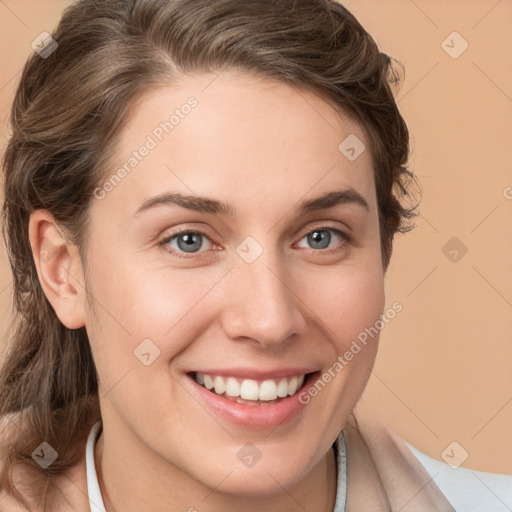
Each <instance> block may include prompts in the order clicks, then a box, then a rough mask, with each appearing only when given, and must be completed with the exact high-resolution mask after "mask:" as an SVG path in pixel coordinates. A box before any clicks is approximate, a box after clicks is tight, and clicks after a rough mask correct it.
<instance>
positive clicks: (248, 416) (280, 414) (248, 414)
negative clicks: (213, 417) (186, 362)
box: [187, 372, 318, 429]
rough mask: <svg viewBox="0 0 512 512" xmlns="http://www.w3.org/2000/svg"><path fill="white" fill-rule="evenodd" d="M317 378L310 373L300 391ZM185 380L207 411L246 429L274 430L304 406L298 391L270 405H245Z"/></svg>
mask: <svg viewBox="0 0 512 512" xmlns="http://www.w3.org/2000/svg"><path fill="white" fill-rule="evenodd" d="M317 377H318V372H315V373H310V374H309V375H307V377H306V378H305V379H304V383H303V385H302V386H301V389H300V390H303V389H305V388H306V387H307V386H309V385H310V383H311V382H314V381H315V380H316V379H317ZM187 378H188V379H189V380H190V381H191V382H192V384H193V392H194V394H197V395H198V396H199V397H200V399H201V401H202V402H204V403H205V404H206V405H207V406H208V408H209V409H211V410H213V411H214V412H215V413H216V414H217V415H219V416H220V417H222V418H226V419H227V420H229V421H230V422H232V423H235V424H237V425H241V426H243V427H248V428H256V429H268V428H275V427H278V426H279V425H283V424H284V423H287V422H289V421H291V420H292V419H293V418H295V417H296V416H298V415H299V414H300V413H301V412H302V410H303V408H304V406H305V405H306V404H303V403H301V402H300V401H299V394H300V390H299V391H297V392H296V393H295V394H294V395H292V396H289V397H287V398H284V399H282V400H280V401H279V402H277V403H275V404H270V405H246V404H239V403H238V402H233V401H231V400H229V399H227V398H225V397H223V396H221V395H217V394H215V393H214V392H212V391H209V390H208V389H206V388H205V387H203V386H201V385H200V384H198V383H197V382H196V381H195V380H194V379H193V378H192V377H191V376H189V375H187Z"/></svg>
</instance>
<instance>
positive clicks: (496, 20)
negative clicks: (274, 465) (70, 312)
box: [0, 0, 512, 473]
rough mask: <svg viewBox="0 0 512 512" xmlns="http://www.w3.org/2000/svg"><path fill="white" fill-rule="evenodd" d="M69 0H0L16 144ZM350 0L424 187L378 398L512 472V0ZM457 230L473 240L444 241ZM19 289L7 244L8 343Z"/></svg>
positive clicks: (5, 102) (424, 441)
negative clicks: (44, 36) (25, 80)
mask: <svg viewBox="0 0 512 512" xmlns="http://www.w3.org/2000/svg"><path fill="white" fill-rule="evenodd" d="M68 3H69V2H68V1H64V0H45V1H44V2H41V1H40V0H1V1H0V59H1V61H0V62H1V70H2V71H1V74H0V119H1V120H2V125H1V127H0V144H1V146H2V148H3V146H4V145H5V141H6V138H5V135H6V119H7V116H8V106H9V102H10V101H11V99H12V95H13V92H14V88H15V86H16V83H17V80H18V78H19V71H20V70H21V67H22V65H23V63H24V60H25V59H26V57H27V56H28V55H29V54H30V52H31V51H32V50H31V47H30V43H31V41H32V40H33V39H35V38H36V37H37V36H38V35H39V34H40V33H41V32H42V31H48V32H51V30H52V29H53V28H54V26H55V25H56V23H57V21H58V19H59V15H60V13H61V12H62V10H63V8H64V7H65V6H66V5H68ZM344 3H345V4H346V5H347V6H348V7H349V8H350V9H351V10H352V12H353V13H354V14H355V15H356V16H357V17H358V19H359V20H360V21H361V23H362V24H363V26H364V27H365V28H366V29H367V30H368V31H369V32H370V33H371V34H372V35H373V36H374V37H375V38H376V40H377V41H378V43H379V45H380V47H381V49H382V50H383V51H386V52H387V53H388V54H390V55H392V56H393V57H395V58H396V59H398V60H399V61H401V62H402V63H403V64H404V66H405V68H406V75H405V82H404V85H403V87H402V90H401V91H400V93H399V96H398V100H399V107H400V109H401V111H402V113H403V115H404V117H405V119H406V121H407V122H408V125H409V128H410V131H411V134H412V147H413V155H412V158H411V168H412V169H413V171H414V172H415V173H416V174H417V176H418V177H419V179H420V181H421V184H422V187H423V200H422V206H421V210H420V211H421V217H420V218H419V219H418V222H417V227H416V228H415V230H413V231H412V232H410V233H408V234H407V235H405V236H399V237H398V239H397V240H396V243H395V251H394V255H393V258H392V261H391V266H390V269H389V271H388V275H387V278H386V283H387V302H388V305H389V306H390V305H391V304H392V303H393V302H395V301H399V302H400V303H402V305H403V311H402V312H401V313H399V314H398V315H397V316H396V318H395V319H394V320H393V321H392V322H391V323H390V324H388V325H387V326H386V327H385V328H384V330H383V331H382V334H381V347H380V352H379V355H378V358H377V363H376V366H375V369H374V374H373V375H372V377H371V380H370V382H369V385H368V388H367V390H366V392H365V396H364V400H366V402H367V403H369V404H370V405H371V406H372V407H373V409H374V410H375V411H376V414H377V415H378V416H379V417H380V418H382V420H383V421H385V422H386V423H387V424H388V425H390V426H391V427H392V428H393V429H394V430H395V432H397V433H398V434H399V435H400V436H402V437H403V438H404V439H406V440H407V441H409V442H410V443H412V444H413V445H415V446H416V447H418V448H419V449H420V450H422V451H424V452H426V453H428V454H429V455H431V456H433V457H436V458H438V459H440V458H441V454H442V453H443V451H444V450H445V448H446V447H447V446H448V445H449V444H450V443H452V441H457V443H459V445H460V446H459V445H457V446H456V447H455V450H454V452H453V455H454V456H455V457H457V458H461V456H462V455H463V453H464V452H463V451H462V450H466V451H467V452H468V454H469V456H468V458H467V460H466V461H465V462H464V463H463V466H465V467H472V468H475V469H480V470H486V471H497V472H508V473H512V443H511V442H510V435H511V432H512V371H511V362H512V272H511V262H512V188H511V189H507V187H512V165H511V164H512V141H511V135H512V129H511V128H512V126H511V125H512V59H510V55H511V54H512V30H511V29H510V28H511V27H512V1H511V0H499V1H496V0H464V1H462V0H460V1H455V0H452V1H447V0H414V1H413V0H393V1H391V0H386V1H382V0H379V1H377V0H350V1H345V2H344ZM454 31H456V32H458V33H459V34H460V36H462V38H463V39H464V40H465V41H467V43H468V45H469V46H468V48H467V50H466V51H465V52H464V53H462V54H461V55H460V56H459V57H458V58H456V59H454V58H452V57H450V56H449V55H448V54H447V53H446V51H445V50H444V49H443V48H446V49H447V50H448V51H450V52H452V53H453V52H457V51H459V50H460V49H461V48H462V46H461V45H462V44H463V40H462V39H460V38H459V36H450V37H448V36H449V35H450V34H452V32H454ZM447 37H448V39H447ZM444 40H446V42H445V43H444V44H443V41H444ZM450 47H451V48H450ZM507 190H509V193H508V194H507V193H506V191H507ZM506 195H508V197H510V198H511V199H507V198H506ZM452 237H457V239H458V241H456V244H458V246H459V247H456V246H453V247H452V246H449V247H448V248H447V249H445V250H444V252H443V247H444V246H445V244H446V243H447V242H448V241H449V240H450V239H451V238H452ZM461 244H464V246H466V247H467V253H466V254H464V255H463V256H462V258H460V256H461V254H462V253H461V252H460V247H462V245H461ZM454 248H455V250H456V251H457V254H455V253H453V252H452V253H451V254H450V251H453V249H454ZM445 253H446V254H447V255H448V256H450V257H457V258H460V259H459V260H458V261H457V262H453V261H450V259H449V258H448V257H447V256H446V255H445ZM11 290H12V286H11V277H10V271H9V269H8V267H7V264H6V256H5V251H4V249H3V247H2V250H1V251H0V322H1V323H0V347H2V346H3V345H4V341H3V340H4V338H5V326H6V322H7V319H8V316H9V308H10V301H11V295H10V294H11ZM450 454H451V453H450Z"/></svg>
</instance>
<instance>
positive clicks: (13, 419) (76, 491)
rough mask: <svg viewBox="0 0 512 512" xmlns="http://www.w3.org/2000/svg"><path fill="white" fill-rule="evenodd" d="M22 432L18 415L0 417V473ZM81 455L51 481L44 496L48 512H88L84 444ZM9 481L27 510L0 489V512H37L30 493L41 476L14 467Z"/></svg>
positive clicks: (34, 469)
mask: <svg viewBox="0 0 512 512" xmlns="http://www.w3.org/2000/svg"><path fill="white" fill-rule="evenodd" d="M22 428H23V427H22V425H21V424H20V415H19V414H11V415H9V416H4V417H0V471H2V470H3V469H4V467H5V464H6V457H7V456H8V455H7V453H8V450H9V445H10V443H11V442H12V439H13V438H14V437H15V436H17V435H18V433H19V429H22ZM82 444H83V443H82ZM35 448H37V447H35ZM81 451H82V453H83V456H82V457H81V458H80V460H79V461H77V463H76V464H74V465H73V466H71V467H70V468H68V469H66V470H65V471H63V472H62V473H60V474H58V475H56V476H52V477H51V483H50V488H49V493H48V494H49V496H50V500H51V501H50V502H49V507H50V510H52V512H65V511H66V512H67V511H69V510H76V511H82V510H83V511H87V510H89V503H88V499H87V478H86V470H85V444H83V450H81ZM12 477H13V481H14V482H15V484H16V487H17V488H18V490H19V491H20V493H21V494H22V496H23V497H24V498H25V499H26V500H27V503H28V505H29V506H30V510H28V509H26V508H25V507H23V506H22V505H21V504H20V503H19V502H18V501H17V500H16V499H15V498H14V497H13V496H12V495H10V494H9V493H8V492H7V491H6V490H5V489H4V488H3V487H0V512H4V511H5V512H41V511H42V507H41V504H40V500H39V499H38V498H37V496H35V493H34V492H33V491H34V489H35V488H36V487H37V485H36V483H37V482H41V481H44V479H45V474H44V473H43V472H42V470H41V469H39V468H37V467H35V466H34V467H31V466H29V465H23V466H22V465H18V466H15V467H14V468H13V471H12ZM52 497H53V500H52Z"/></svg>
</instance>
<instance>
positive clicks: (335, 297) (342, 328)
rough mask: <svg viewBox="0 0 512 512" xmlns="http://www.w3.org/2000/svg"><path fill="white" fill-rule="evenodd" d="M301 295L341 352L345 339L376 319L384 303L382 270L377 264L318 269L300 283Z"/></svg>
mask: <svg viewBox="0 0 512 512" xmlns="http://www.w3.org/2000/svg"><path fill="white" fill-rule="evenodd" d="M301 297H303V298H304V302H306V303H307V304H308V306H309V307H311V309H312V310H314V312H315V313H316V315H317V316H318V317H319V318H320V320H321V321H322V323H323V324H324V325H325V326H326V335H327V336H328V337H329V338H330V339H331V340H333V341H334V343H335V344H336V349H337V351H338V353H341V351H344V350H346V345H347V343H348V344H350V342H351V340H353V339H356V338H357V336H358V335H359V334H360V333H361V332H364V330H365V329H366V328H368V327H370V326H372V325H374V324H375V322H376V321H378V320H379V318H380V315H381V314H382V311H383V308H384V303H385V293H384V279H383V274H382V271H380V268H379V266H378V265H368V266H367V267H365V268H356V266H354V267H346V268H339V269H336V270H334V271H330V272H325V271H321V270H320V271H318V273H317V275H312V276H311V277H310V278H309V279H308V280H307V281H306V282H305V283H304V284H303V286H302V294H301Z"/></svg>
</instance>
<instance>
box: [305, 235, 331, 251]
mask: <svg viewBox="0 0 512 512" xmlns="http://www.w3.org/2000/svg"><path fill="white" fill-rule="evenodd" d="M310 241H312V242H313V243H314V244H316V243H320V245H322V242H327V243H324V244H323V245H322V246H321V247H318V246H317V247H315V249H325V248H326V247H328V246H329V242H330V241H331V235H330V233H328V232H327V231H313V233H311V235H310Z"/></svg>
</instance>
